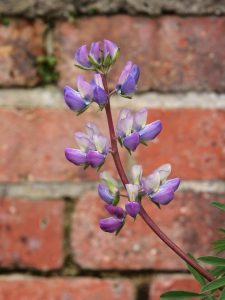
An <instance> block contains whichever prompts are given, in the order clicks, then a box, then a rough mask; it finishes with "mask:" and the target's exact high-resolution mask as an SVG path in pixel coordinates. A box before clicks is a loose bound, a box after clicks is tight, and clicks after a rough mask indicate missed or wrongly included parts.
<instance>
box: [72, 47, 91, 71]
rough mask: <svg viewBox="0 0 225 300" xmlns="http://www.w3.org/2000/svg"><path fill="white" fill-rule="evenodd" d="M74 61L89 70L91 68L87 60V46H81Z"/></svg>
mask: <svg viewBox="0 0 225 300" xmlns="http://www.w3.org/2000/svg"><path fill="white" fill-rule="evenodd" d="M75 60H76V61H77V63H78V65H79V66H81V67H83V68H85V69H89V68H90V67H91V63H90V61H89V58H88V49H87V45H82V46H81V47H80V48H78V50H77V51H76V53H75Z"/></svg>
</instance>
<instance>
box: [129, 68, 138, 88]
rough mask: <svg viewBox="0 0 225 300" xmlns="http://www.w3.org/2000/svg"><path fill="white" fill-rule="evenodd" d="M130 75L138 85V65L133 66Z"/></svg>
mask: <svg viewBox="0 0 225 300" xmlns="http://www.w3.org/2000/svg"><path fill="white" fill-rule="evenodd" d="M130 75H131V76H132V77H133V78H134V80H135V83H136V84H137V82H138V79H139V76H140V69H139V67H138V65H133V67H132V69H131V71H130Z"/></svg>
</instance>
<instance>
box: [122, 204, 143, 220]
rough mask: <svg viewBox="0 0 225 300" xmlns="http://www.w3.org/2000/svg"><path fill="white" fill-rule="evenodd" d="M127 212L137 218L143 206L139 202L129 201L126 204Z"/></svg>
mask: <svg viewBox="0 0 225 300" xmlns="http://www.w3.org/2000/svg"><path fill="white" fill-rule="evenodd" d="M125 209H126V212H127V213H128V215H130V216H131V217H132V218H136V216H137V214H138V213H139V212H140V209H141V206H140V203H139V202H128V203H126V205H125Z"/></svg>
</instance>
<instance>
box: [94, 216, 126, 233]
mask: <svg viewBox="0 0 225 300" xmlns="http://www.w3.org/2000/svg"><path fill="white" fill-rule="evenodd" d="M99 226H100V228H101V229H102V230H103V231H105V232H110V233H112V232H115V231H117V230H118V229H120V228H121V227H122V226H123V220H122V219H118V218H115V217H109V218H106V219H102V220H100V221H99Z"/></svg>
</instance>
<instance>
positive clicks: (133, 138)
mask: <svg viewBox="0 0 225 300" xmlns="http://www.w3.org/2000/svg"><path fill="white" fill-rule="evenodd" d="M139 143H140V137H139V134H138V132H133V133H131V134H130V135H128V136H126V137H125V138H124V139H123V144H124V146H125V147H126V148H127V149H128V150H131V151H135V150H136V148H137V146H138V145H139Z"/></svg>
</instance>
